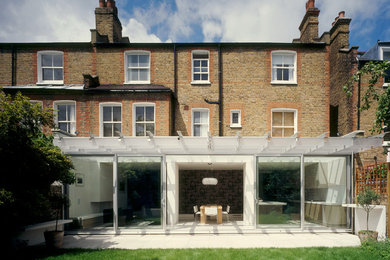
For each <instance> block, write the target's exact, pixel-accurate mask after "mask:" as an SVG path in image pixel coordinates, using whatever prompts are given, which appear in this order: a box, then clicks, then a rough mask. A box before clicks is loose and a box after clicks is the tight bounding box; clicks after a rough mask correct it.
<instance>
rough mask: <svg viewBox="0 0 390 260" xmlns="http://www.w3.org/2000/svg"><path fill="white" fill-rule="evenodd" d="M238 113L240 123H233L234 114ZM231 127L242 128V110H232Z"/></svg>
mask: <svg viewBox="0 0 390 260" xmlns="http://www.w3.org/2000/svg"><path fill="white" fill-rule="evenodd" d="M234 113H238V122H237V123H233V114H234ZM230 127H231V128H236V127H238V128H240V127H241V110H240V109H231V110H230Z"/></svg>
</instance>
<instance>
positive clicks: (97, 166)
mask: <svg viewBox="0 0 390 260" xmlns="http://www.w3.org/2000/svg"><path fill="white" fill-rule="evenodd" d="M71 159H72V162H73V164H74V167H75V174H76V183H75V184H73V185H70V186H69V189H68V194H69V199H70V207H69V210H68V212H67V214H68V218H70V219H73V223H72V224H70V225H69V227H68V229H71V230H72V229H73V230H112V227H113V157H105V156H72V157H71Z"/></svg>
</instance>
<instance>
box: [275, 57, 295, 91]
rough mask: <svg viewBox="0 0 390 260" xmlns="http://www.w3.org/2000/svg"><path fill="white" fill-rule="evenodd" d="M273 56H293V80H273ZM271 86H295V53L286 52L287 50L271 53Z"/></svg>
mask: <svg viewBox="0 0 390 260" xmlns="http://www.w3.org/2000/svg"><path fill="white" fill-rule="evenodd" d="M274 55H293V56H294V68H293V70H294V71H293V79H290V80H273V78H274V77H273V74H274V66H273V63H272V61H273V56H274ZM271 84H284V85H286V84H297V52H296V51H287V50H277V51H272V52H271Z"/></svg>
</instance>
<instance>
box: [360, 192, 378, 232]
mask: <svg viewBox="0 0 390 260" xmlns="http://www.w3.org/2000/svg"><path fill="white" fill-rule="evenodd" d="M379 197H380V196H379V194H378V193H376V192H375V191H373V190H372V189H370V188H369V187H364V190H363V191H361V192H360V193H359V194H358V195H357V198H356V199H357V202H358V204H359V205H360V206H362V207H363V209H364V211H366V228H367V231H368V220H369V217H370V212H371V211H372V210H373V209H374V208H375V205H372V203H377V202H378V200H379Z"/></svg>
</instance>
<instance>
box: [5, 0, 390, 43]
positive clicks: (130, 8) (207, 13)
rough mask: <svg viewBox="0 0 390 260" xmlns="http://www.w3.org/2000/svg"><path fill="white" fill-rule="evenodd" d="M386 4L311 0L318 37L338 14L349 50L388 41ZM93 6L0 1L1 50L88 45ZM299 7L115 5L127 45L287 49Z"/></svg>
mask: <svg viewBox="0 0 390 260" xmlns="http://www.w3.org/2000/svg"><path fill="white" fill-rule="evenodd" d="M389 2H390V1H389V0H316V7H317V8H319V9H320V16H319V36H321V35H322V33H323V32H324V31H329V30H330V28H331V24H332V22H333V21H334V19H335V17H336V16H337V15H338V13H339V12H340V11H345V14H346V17H349V18H352V22H351V26H350V31H351V32H350V46H360V48H359V50H368V49H369V48H370V47H372V46H373V45H374V44H375V43H376V42H377V41H378V40H380V41H390V4H389ZM98 3H99V1H98V0H12V1H6V0H2V1H1V8H0V42H89V41H90V40H91V39H90V37H91V35H90V29H94V28H95V15H94V10H95V8H96V7H97V6H98ZM305 3H306V0H165V1H163V0H116V5H117V7H118V14H119V18H120V20H121V23H122V27H123V32H122V34H123V36H128V37H129V38H130V42H292V40H293V39H294V38H299V29H298V27H299V25H300V23H301V21H302V18H303V16H304V15H305V12H306V9H305Z"/></svg>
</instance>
